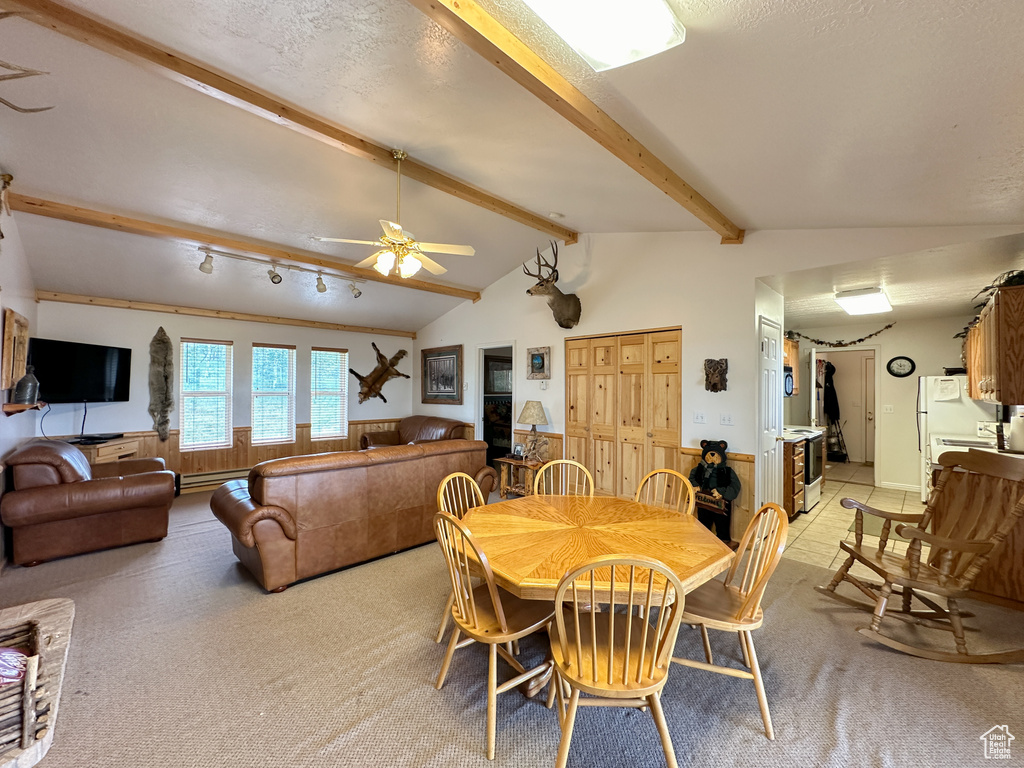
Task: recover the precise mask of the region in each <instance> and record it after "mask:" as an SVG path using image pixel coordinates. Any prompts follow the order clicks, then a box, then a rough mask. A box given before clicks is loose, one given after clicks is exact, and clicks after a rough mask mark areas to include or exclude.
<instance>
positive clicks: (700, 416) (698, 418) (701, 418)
mask: <svg viewBox="0 0 1024 768" xmlns="http://www.w3.org/2000/svg"><path fill="white" fill-rule="evenodd" d="M693 423H694V424H707V423H708V417H707V414H705V413H704V411H694V412H693Z"/></svg>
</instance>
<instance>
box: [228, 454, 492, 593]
mask: <svg viewBox="0 0 1024 768" xmlns="http://www.w3.org/2000/svg"><path fill="white" fill-rule="evenodd" d="M452 472H466V473H468V474H469V475H472V476H473V477H475V478H476V481H477V483H478V484H479V485H480V488H481V490H482V491H483V492H484V498H487V495H488V494H489V493H490V492H491V490H492V488H493V487H494V484H495V481H496V479H497V474H496V473H495V471H494V469H493V468H491V467H488V466H487V443H485V442H482V441H479V440H441V441H437V442H429V443H421V444H419V445H396V446H388V447H383V448H377V449H375V450H372V451H343V452H339V453H320V454H315V455H311V456H293V457H290V458H284V459H272V460H270V461H264V462H262V463H260V464H257V465H256V466H255V467H253V468H252V470H250V472H249V478H248V480H232V481H231V482H228V483H225V484H224V485H222V486H221V487H220V488H218V489H217V490H216V491H214V493H213V498H212V499H211V500H210V507H211V509H212V510H213V514H214V515H216V517H217V519H218V520H220V521H221V522H222V523H224V525H225V526H227V528H228V530H229V531H230V532H231V545H232V549H233V550H234V552H235V555H236V556H237V557H238V559H239V560H240V561H241V562H242V564H243V565H244V566H245V567H246V568H247V569H249V571H251V572H252V574H253V575H254V576H255V577H256V579H257V580H258V581H259V582H260V584H262V585H263V588H264V589H266V590H267V591H270V592H275V591H276V592H279V591H281V590H282V589H284V588H285V587H286V586H288V585H289V584H291V583H293V582H295V581H299V580H300V579H306V578H309V577H310V576H316V575H319V574H322V573H327V572H329V571H333V570H336V569H338V568H341V567H343V566H346V565H352V564H354V563H361V562H364V561H366V560H370V559H372V558H375V557H379V556H381V555H387V554H391V553H392V552H398V551H399V550H402V549H408V548H409V547H414V546H416V545H418V544H424V543H426V542H428V541H432V540H433V539H434V530H433V526H432V520H433V516H434V513H435V512H436V511H437V487H438V486H439V485H440V484H441V481H442V480H443V479H444V478H445V477H447V476H448V475H449V474H451V473H452Z"/></svg>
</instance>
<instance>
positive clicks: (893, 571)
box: [815, 450, 1024, 664]
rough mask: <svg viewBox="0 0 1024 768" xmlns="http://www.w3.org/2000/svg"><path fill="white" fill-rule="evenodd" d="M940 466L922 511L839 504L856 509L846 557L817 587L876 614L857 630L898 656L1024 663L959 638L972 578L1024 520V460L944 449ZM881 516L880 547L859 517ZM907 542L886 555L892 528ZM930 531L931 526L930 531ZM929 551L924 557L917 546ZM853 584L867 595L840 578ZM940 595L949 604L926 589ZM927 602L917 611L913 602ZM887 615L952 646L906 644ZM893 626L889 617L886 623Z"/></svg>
mask: <svg viewBox="0 0 1024 768" xmlns="http://www.w3.org/2000/svg"><path fill="white" fill-rule="evenodd" d="M938 463H939V465H940V466H941V467H942V469H941V471H940V472H939V477H938V479H937V480H936V482H935V487H934V488H933V489H932V492H931V494H930V495H929V497H928V504H927V506H926V507H925V509H924V512H923V513H921V514H897V513H893V512H885V511H883V510H879V509H874V508H872V507H869V506H867V505H866V504H861V503H860V502H858V501H854V500H853V499H843V500H842V502H840V503H841V504H842V505H843V506H844V507H846V508H847V509H854V510H856V518H855V520H854V540H853V541H852V542H849V541H840V542H839V547H840V549H842V550H843V551H844V552H846V553H847V558H846V561H845V562H844V563H843V564H842V565H841V566H840V568H839V570H838V571H836V573H835V575H834V576H833V577H832V581H831V582H829V583H828V584H827V585H825V586H821V587H815V589H817V590H818V591H819V592H821V593H822V594H824V595H828V596H829V597H832V598H835V599H836V600H839V601H840V602H843V603H846V604H847V605H852V606H854V607H855V608H860V609H862V610H866V611H873V612H874V615H873V616H872V617H871V626H870V627H860V628H859V629H858V630H857V631H858V632H860V633H861V634H862V635H865V636H867V637H870V638H871V639H872V640H875V641H877V642H879V643H881V644H882V645H885V646H888V647H889V648H892V649H894V650H897V651H902V652H903V653H909V654H911V655H913V656H920V657H922V658H925V659H933V660H935V661H953V662H968V663H972V664H1006V663H1014V662H1024V649H1019V648H1018V649H1014V650H1006V651H996V652H989V653H970V652H968V649H967V640H966V637H965V635H964V622H963V620H964V618H970V617H971V616H973V614H969V613H961V611H960V605H959V602H958V601H959V600H960V598H963V597H969V596H970V593H971V588H972V587H973V585H974V580H975V579H976V578H977V577H978V575H979V574H980V573H981V571H982V569H983V568H984V567H985V565H986V563H987V562H988V559H989V557H990V555H991V554H992V552H993V551H995V550H996V548H997V547H998V546H999V545H1000V544H1001V543H1002V542H1003V541H1005V540H1006V538H1007V536H1009V535H1010V533H1011V532H1012V531H1014V528H1016V530H1017V532H1019V531H1020V530H1021V528H1020V525H1019V523H1020V520H1021V518H1022V517H1024V461H1021V460H1020V459H1019V458H1017V457H1014V456H1004V455H1000V454H998V453H991V452H988V451H975V450H970V451H966V452H965V451H947V452H946V453H943V454H942V455H941V456H939V459H938ZM866 514H867V515H872V516H873V517H880V518H882V519H883V521H884V522H883V523H882V530H881V535H880V536H879V540H878V545H877V546H875V545H874V544H873V543H872V544H869V543H867V542H866V541H865V540H864V515H866ZM894 522H895V523H897V525H896V527H895V533H896V535H897V536H901V537H903V538H904V539H909V540H910V545H909V546H908V547H907V551H906V553H905V554H897V553H895V552H889V551H887V549H886V545H887V544H888V541H889V535H890V528H891V526H892V524H893V523H894ZM929 529H931V530H929ZM923 544H927V545H928V554H927V555H923V554H922V545H923ZM854 563H860V564H861V565H863V566H866V567H867V568H868V569H869V570H870V571H872V572H873V573H874V574H876V575H877V576H879V577H880V578H881V579H882V583H881V584H879V583H877V582H871V581H868V580H864V579H862V578H861V577H860V576H855V575H853V574H852V573H850V569H851V568H852V567H853V565H854ZM844 582H845V583H848V584H850V585H851V586H853V587H855V588H856V589H857V590H859V591H860V592H861V593H863V594H864V596H866V597H867V601H865V600H863V599H853V598H850V597H848V596H846V595H842V594H838V593H837V592H836V588H837V587H838V586H839V585H840V584H842V583H844ZM922 593H926V594H930V595H935V596H937V597H940V598H945V601H946V607H945V608H943V607H942V605H941V604H940V603H938V602H937V601H935V600H933V599H932V598H931V597H926V596H925V594H922ZM892 596H898V597H900V598H901V605H900V607H899V608H893V607H890V606H889V598H890V597H892ZM915 598H916V599H917V601H918V602H919V603H921V604H922V605H923V606H924V609H915V608H914V606H913V601H914V599H915ZM886 617H891V618H893V619H898V620H900V621H903V622H905V623H908V624H916V625H918V626H919V627H925V628H928V629H940V630H945V631H947V632H951V633H952V634H953V640H954V644H955V645H956V650H955V651H953V650H950V651H943V650H939V649H936V648H934V647H921V646H918V645H913V644H910V643H905V642H902V641H900V640H897V639H895V638H893V637H889V636H888V635H883V634H882V632H881V624H882V620H883V619H885V618H886ZM889 624H890V625H891V624H892V622H889Z"/></svg>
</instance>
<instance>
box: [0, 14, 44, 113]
mask: <svg viewBox="0 0 1024 768" xmlns="http://www.w3.org/2000/svg"><path fill="white" fill-rule="evenodd" d="M27 15H28V14H27V13H24V12H23V11H3V12H0V21H3V20H4V19H8V18H10V17H11V16H27ZM0 69H9V70H12V71H13V74H9V75H0V81H4V80H18V79H20V78H22V77H32V76H33V75H48V74H50V73H49V72H43V71H42V70H41V69H29V68H28V67H22V66H19V65H17V64H11V63H10V62H7V61H0ZM0 104H3V105H4V106H5V107H10V108H11V109H13V110H14V111H15V112H21V113H22V114H31V113H32V112H45V111H46V110H48V109H53V107H19V106H18V105H17V104H12V103H11V102H9V101H7V99H2V98H0Z"/></svg>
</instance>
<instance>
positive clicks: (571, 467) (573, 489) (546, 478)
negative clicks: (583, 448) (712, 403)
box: [533, 459, 594, 496]
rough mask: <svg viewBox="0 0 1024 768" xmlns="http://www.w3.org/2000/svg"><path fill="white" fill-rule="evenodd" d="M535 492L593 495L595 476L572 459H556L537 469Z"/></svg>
mask: <svg viewBox="0 0 1024 768" xmlns="http://www.w3.org/2000/svg"><path fill="white" fill-rule="evenodd" d="M533 492H534V494H535V495H540V496H593V495H594V476H593V475H591V474H590V471H589V470H588V469H587V468H586V467H584V466H583V465H582V464H580V463H579V462H578V461H573V460H572V459H555V460H554V461H549V462H548V463H547V464H545V465H544V466H543V467H541V468H540V469H538V470H537V474H536V476H535V477H534V478H533Z"/></svg>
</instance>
